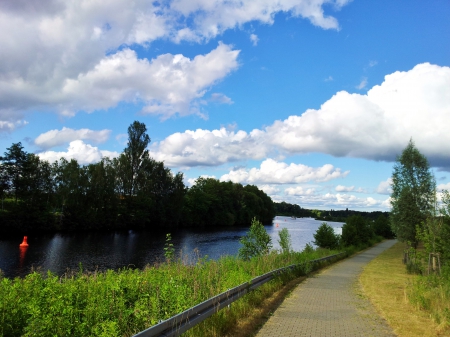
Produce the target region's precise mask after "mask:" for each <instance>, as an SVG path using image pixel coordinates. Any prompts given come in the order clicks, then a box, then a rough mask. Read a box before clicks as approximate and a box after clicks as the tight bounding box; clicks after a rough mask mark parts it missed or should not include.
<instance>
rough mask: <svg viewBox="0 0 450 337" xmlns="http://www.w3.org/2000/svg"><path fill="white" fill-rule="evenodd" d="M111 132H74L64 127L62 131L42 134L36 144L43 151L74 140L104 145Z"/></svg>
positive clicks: (84, 130) (86, 130) (82, 130)
mask: <svg viewBox="0 0 450 337" xmlns="http://www.w3.org/2000/svg"><path fill="white" fill-rule="evenodd" d="M110 133H111V130H106V129H104V130H100V131H93V130H89V129H79V130H74V129H71V128H66V127H63V128H62V129H61V130H50V131H47V132H45V133H42V134H40V135H39V136H38V137H37V138H36V139H35V140H34V143H35V144H36V145H37V146H39V147H40V148H43V149H49V148H52V147H55V146H60V145H63V144H66V143H69V142H71V141H74V140H90V141H92V142H94V143H96V144H99V143H104V142H106V141H107V140H108V138H109V135H110Z"/></svg>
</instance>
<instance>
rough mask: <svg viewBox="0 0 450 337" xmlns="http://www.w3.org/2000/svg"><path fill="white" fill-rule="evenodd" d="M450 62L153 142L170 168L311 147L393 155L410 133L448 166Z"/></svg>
mask: <svg viewBox="0 0 450 337" xmlns="http://www.w3.org/2000/svg"><path fill="white" fill-rule="evenodd" d="M448 88H450V68H449V67H440V66H437V65H432V64H429V63H423V64H419V65H417V66H415V67H414V68H413V69H411V70H409V71H406V72H399V71H398V72H395V73H393V74H390V75H387V76H386V77H385V80H384V82H383V83H381V84H380V85H376V86H374V87H373V88H371V89H370V90H369V91H368V92H367V94H364V95H361V94H351V93H348V92H346V91H340V92H338V93H336V94H335V95H334V96H333V97H331V98H330V99H329V100H328V101H326V102H325V103H324V104H322V106H321V107H320V109H318V110H314V109H309V110H307V111H305V112H304V113H303V114H302V115H292V116H290V117H288V118H287V119H285V120H282V121H281V120H278V121H275V122H274V123H273V124H272V125H269V126H267V127H265V128H264V129H255V130H252V131H251V132H249V133H247V132H245V131H242V130H240V131H232V132H231V131H227V130H225V129H224V128H222V129H220V130H212V131H209V130H200V129H199V130H196V131H190V130H188V131H185V132H184V133H176V134H173V135H171V136H169V137H167V138H166V139H164V140H163V141H161V142H159V143H156V144H154V147H153V148H152V151H153V155H154V156H155V157H157V158H158V159H159V160H164V161H165V162H166V163H167V164H168V165H169V166H183V165H184V166H198V165H207V166H209V165H221V164H224V163H226V162H233V161H238V160H246V159H262V158H267V157H270V156H273V155H274V154H282V155H294V154H303V153H310V152H318V153H326V154H330V155H333V156H336V157H355V158H365V159H372V160H385V161H394V160H395V158H396V156H397V155H398V154H400V153H401V152H402V150H403V149H404V148H405V147H406V145H407V144H408V141H409V139H410V138H411V137H412V138H413V140H414V142H415V144H416V146H417V147H418V148H419V149H420V151H421V152H422V153H423V154H424V155H425V156H426V157H427V158H428V159H429V161H430V163H431V165H433V166H435V167H443V168H445V169H447V170H450V159H449V158H450V148H449V147H448V146H447V145H446V144H448V143H450V133H449V132H448V130H447V125H450V95H448Z"/></svg>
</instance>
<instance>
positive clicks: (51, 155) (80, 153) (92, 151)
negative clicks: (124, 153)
mask: <svg viewBox="0 0 450 337" xmlns="http://www.w3.org/2000/svg"><path fill="white" fill-rule="evenodd" d="M38 156H39V157H40V158H41V159H42V160H46V161H48V162H50V163H53V162H55V161H57V160H59V159H61V158H65V159H67V160H71V159H76V160H77V161H78V163H79V164H91V163H96V162H99V161H100V160H101V159H102V158H104V157H109V158H114V157H117V156H119V153H117V152H111V151H102V150H99V149H98V148H97V147H95V146H92V145H89V144H86V143H84V142H83V141H82V140H74V141H72V142H70V144H69V147H68V148H67V151H65V152H64V151H61V152H57V151H45V152H41V153H38Z"/></svg>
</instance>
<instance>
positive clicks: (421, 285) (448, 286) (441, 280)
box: [408, 266, 450, 332]
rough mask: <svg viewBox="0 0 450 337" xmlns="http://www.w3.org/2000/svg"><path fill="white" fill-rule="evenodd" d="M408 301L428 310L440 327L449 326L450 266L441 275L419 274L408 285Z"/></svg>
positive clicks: (445, 327)
mask: <svg viewBox="0 0 450 337" xmlns="http://www.w3.org/2000/svg"><path fill="white" fill-rule="evenodd" d="M408 297H409V300H410V302H411V303H412V304H413V305H414V306H416V308H417V309H419V310H424V311H426V312H428V313H429V314H430V316H431V318H432V319H433V320H434V321H435V322H436V323H437V324H438V325H439V326H440V329H442V330H447V332H448V331H449V328H450V266H445V267H444V268H443V269H442V272H441V275H440V276H438V275H435V274H430V275H420V276H417V277H415V278H414V279H413V281H412V282H411V283H410V285H409V287H408Z"/></svg>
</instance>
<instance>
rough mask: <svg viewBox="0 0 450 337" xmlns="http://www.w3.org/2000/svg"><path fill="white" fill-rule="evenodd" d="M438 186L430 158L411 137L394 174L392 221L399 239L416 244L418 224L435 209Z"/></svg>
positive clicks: (399, 158)
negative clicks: (432, 172)
mask: <svg viewBox="0 0 450 337" xmlns="http://www.w3.org/2000/svg"><path fill="white" fill-rule="evenodd" d="M435 189H436V182H435V180H434V177H433V175H432V174H431V171H430V167H429V164H428V160H427V159H426V158H425V156H424V155H422V154H421V153H420V152H419V150H418V149H417V148H416V147H415V145H414V143H413V141H412V140H410V141H409V143H408V146H407V147H406V148H405V149H404V150H403V152H402V154H401V155H400V156H399V157H398V158H397V163H396V164H395V166H394V172H393V174H392V194H391V205H392V211H391V216H390V222H391V227H392V229H393V231H394V233H395V234H396V236H397V238H398V239H399V240H400V241H402V242H407V241H408V242H411V244H412V245H413V247H417V244H418V238H417V236H416V228H417V226H420V227H421V226H422V224H423V223H424V222H425V220H426V219H427V217H429V216H431V215H432V213H433V210H434V200H435Z"/></svg>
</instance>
